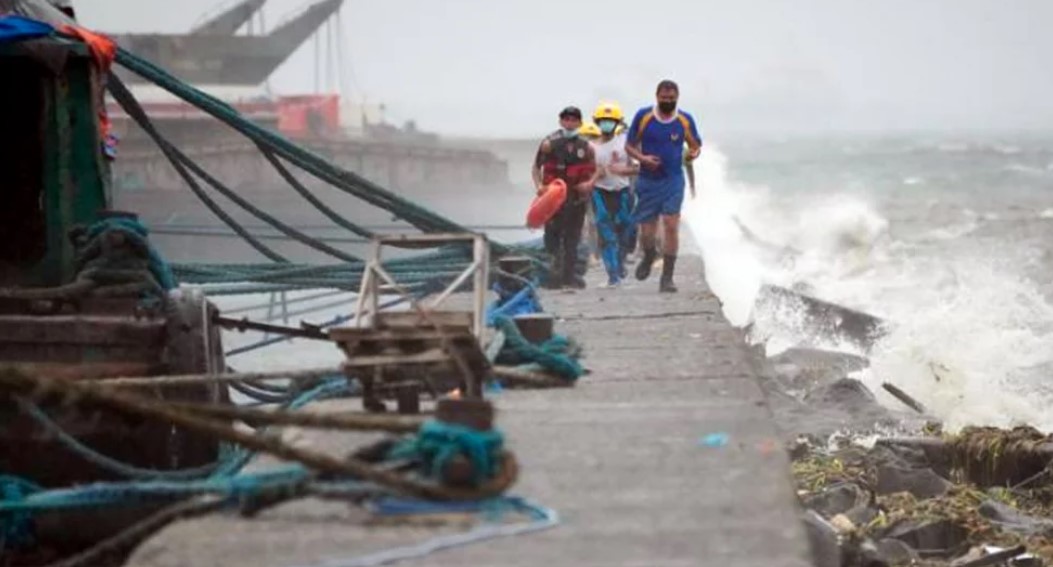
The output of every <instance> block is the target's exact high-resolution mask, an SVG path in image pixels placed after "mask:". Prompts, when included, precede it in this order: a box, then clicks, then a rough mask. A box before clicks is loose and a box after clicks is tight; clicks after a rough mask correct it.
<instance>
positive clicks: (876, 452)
mask: <svg viewBox="0 0 1053 567" xmlns="http://www.w3.org/2000/svg"><path fill="white" fill-rule="evenodd" d="M867 458H868V459H869V460H870V461H871V462H873V463H874V464H875V465H896V466H900V467H907V468H916V469H924V468H930V467H931V465H932V463H930V462H929V458H928V456H926V454H925V451H924V450H922V449H919V448H917V447H910V446H907V445H879V446H877V447H874V448H873V449H871V451H870V453H869V454H868V455H867Z"/></svg>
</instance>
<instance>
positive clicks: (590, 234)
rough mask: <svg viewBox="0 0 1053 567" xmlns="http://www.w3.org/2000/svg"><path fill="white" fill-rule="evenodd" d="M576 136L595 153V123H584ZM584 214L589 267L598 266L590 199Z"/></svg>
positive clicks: (593, 218) (597, 136)
mask: <svg viewBox="0 0 1053 567" xmlns="http://www.w3.org/2000/svg"><path fill="white" fill-rule="evenodd" d="M578 135H579V136H581V137H582V138H585V139H586V140H588V141H589V143H590V144H592V150H593V151H594V152H595V151H596V142H597V141H598V140H599V139H600V136H602V133H601V132H600V128H599V127H598V126H596V123H595V122H586V123H584V124H582V125H581V128H578ZM586 208H587V210H586V212H585V230H584V234H583V235H582V238H584V239H585V244H587V245H588V247H589V267H590V268H591V267H592V266H593V265H598V264H599V263H600V242H599V240H600V238H599V235H598V234H597V233H596V215H595V212H594V211H593V206H592V200H591V199H590V200H589V201H588V202H587V203H586Z"/></svg>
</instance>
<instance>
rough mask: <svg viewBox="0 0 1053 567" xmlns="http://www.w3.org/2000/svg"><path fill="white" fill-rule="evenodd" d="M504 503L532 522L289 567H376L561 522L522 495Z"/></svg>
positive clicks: (496, 525) (497, 524)
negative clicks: (524, 514) (523, 514)
mask: <svg viewBox="0 0 1053 567" xmlns="http://www.w3.org/2000/svg"><path fill="white" fill-rule="evenodd" d="M504 502H505V503H507V505H508V506H509V507H510V508H511V509H514V510H516V511H519V512H523V513H526V514H528V515H529V516H530V518H531V520H532V521H531V522H529V523H526V524H505V523H501V522H499V521H496V520H495V521H493V522H492V523H487V524H484V525H481V526H478V527H475V528H473V529H471V530H469V531H467V532H465V533H461V534H453V535H447V536H439V537H436V538H432V539H430V540H427V541H425V542H423V543H420V544H418V545H411V546H405V547H396V548H394V549H388V550H384V551H379V552H377V553H371V554H368V555H361V556H358V557H347V558H339V557H338V558H331V559H325V560H322V561H319V562H315V563H310V564H307V563H304V564H299V565H290V566H289V567H377V566H379V565H390V564H392V563H395V562H398V561H405V560H407V559H419V558H422V557H427V556H428V555H431V554H433V553H436V552H438V551H442V550H446V549H452V548H456V547H463V546H465V545H471V544H474V543H480V542H483V541H488V540H492V539H497V538H502V537H513V536H518V535H524V534H528V533H534V532H539V531H542V530H547V529H550V528H554V527H556V526H558V525H559V523H560V519H559V514H558V513H556V511H555V510H552V509H550V508H545V507H543V506H540V505H537V504H533V503H531V502H529V501H527V500H524V499H521V498H508V499H505V500H504Z"/></svg>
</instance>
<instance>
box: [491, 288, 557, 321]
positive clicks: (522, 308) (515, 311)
mask: <svg viewBox="0 0 1053 567" xmlns="http://www.w3.org/2000/svg"><path fill="white" fill-rule="evenodd" d="M492 289H493V290H494V291H495V292H496V293H497V299H496V300H495V301H494V302H492V303H491V304H490V305H488V306H487V307H486V324H487V326H490V327H493V326H494V324H495V322H496V321H497V318H498V317H515V316H517V315H529V314H532V313H541V312H542V311H543V310H542V308H541V299H540V298H538V296H537V288H536V287H535V286H534V284H533V283H528V284H525V285H524V286H523V288H522V289H520V290H519V291H517V292H515V293H514V294H513V293H510V292H509V291H508V290H506V289H504V288H503V287H502V286H501V284H500V283H497V282H495V283H494V285H493V287H492Z"/></svg>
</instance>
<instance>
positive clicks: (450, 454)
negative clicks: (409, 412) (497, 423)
mask: <svg viewBox="0 0 1053 567" xmlns="http://www.w3.org/2000/svg"><path fill="white" fill-rule="evenodd" d="M503 446H504V436H503V435H501V432H500V431H497V430H490V431H479V430H477V429H472V428H470V427H465V426H463V425H457V424H454V423H446V422H442V421H436V420H430V421H427V422H425V423H424V424H423V425H422V426H421V428H420V431H419V432H418V433H417V434H416V435H414V436H412V437H410V438H408V439H405V440H403V441H402V442H400V443H399V444H397V445H395V446H394V447H392V449H391V451H390V452H389V453H388V455H387V458H388V459H392V460H400V459H412V460H417V461H419V462H420V465H421V473H422V474H423V475H424V476H425V477H427V478H431V479H436V480H440V481H441V480H443V479H444V471H445V470H446V465H448V464H449V463H450V460H451V459H453V458H454V457H456V456H458V455H461V456H464V457H466V458H467V459H468V460H469V461H470V462H471V463H472V471H473V476H472V482H474V483H475V485H476V486H478V485H480V484H482V483H483V482H485V481H486V480H489V479H492V478H493V477H494V475H496V474H497V469H498V461H499V457H500V454H501V449H502V447H503Z"/></svg>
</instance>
